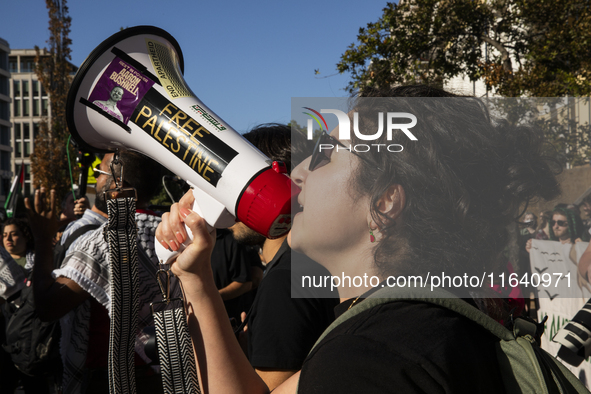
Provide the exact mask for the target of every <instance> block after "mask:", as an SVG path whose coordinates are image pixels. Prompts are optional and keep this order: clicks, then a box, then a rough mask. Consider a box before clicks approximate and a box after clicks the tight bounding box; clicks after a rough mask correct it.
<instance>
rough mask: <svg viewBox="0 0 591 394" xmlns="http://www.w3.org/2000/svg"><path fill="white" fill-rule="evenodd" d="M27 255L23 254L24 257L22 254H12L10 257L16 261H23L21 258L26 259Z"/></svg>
mask: <svg viewBox="0 0 591 394" xmlns="http://www.w3.org/2000/svg"><path fill="white" fill-rule="evenodd" d="M26 255H27V254H26V253H23V254H22V255H21V254H12V253H11V254H10V256H11V257H12V258H13V259H15V260H17V259H21V258H23V257H25V256H26Z"/></svg>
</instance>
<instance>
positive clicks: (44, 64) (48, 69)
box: [31, 0, 77, 201]
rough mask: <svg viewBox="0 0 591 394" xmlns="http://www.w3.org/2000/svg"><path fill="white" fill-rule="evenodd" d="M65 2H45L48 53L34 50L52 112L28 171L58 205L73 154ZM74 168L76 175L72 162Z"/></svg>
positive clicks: (68, 21)
mask: <svg viewBox="0 0 591 394" xmlns="http://www.w3.org/2000/svg"><path fill="white" fill-rule="evenodd" d="M66 2H67V0H46V5H47V9H48V12H49V32H50V36H49V40H48V41H47V43H48V45H49V49H46V51H47V56H45V55H44V54H43V53H42V52H41V50H40V49H39V48H38V47H36V48H35V49H36V50H37V56H36V58H35V62H36V64H37V66H36V70H35V71H36V74H37V79H38V80H39V81H40V83H41V84H42V85H43V87H44V89H45V90H46V91H47V93H48V95H49V99H50V102H51V112H50V117H49V120H47V119H43V121H42V122H41V123H40V125H39V126H40V127H39V136H38V137H37V138H36V139H35V150H34V152H33V153H32V155H31V171H32V173H33V176H34V178H35V183H36V186H40V185H44V186H46V187H48V188H50V189H55V190H56V192H57V201H61V199H62V197H63V196H64V195H65V194H66V193H67V192H68V190H69V188H70V184H69V180H70V177H69V171H70V167H69V165H68V160H67V149H70V157H76V156H75V154H76V152H75V151H74V149H73V148H72V147H71V146H68V144H67V141H68V136H69V131H68V127H67V124H66V100H67V96H68V90H69V88H70V83H71V72H72V66H71V64H70V62H69V60H71V55H70V54H71V49H70V45H71V44H72V40H70V38H69V33H70V25H71V22H72V19H71V18H70V17H69V16H68V7H67V5H66ZM72 164H74V166H73V168H74V170H75V171H77V166H76V165H75V162H74V163H72Z"/></svg>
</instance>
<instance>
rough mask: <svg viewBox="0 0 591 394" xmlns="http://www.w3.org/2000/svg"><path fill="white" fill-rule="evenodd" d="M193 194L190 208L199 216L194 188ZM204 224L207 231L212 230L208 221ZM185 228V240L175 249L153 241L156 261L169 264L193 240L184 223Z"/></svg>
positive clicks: (200, 212) (201, 214) (200, 214)
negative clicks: (193, 199) (193, 198)
mask: <svg viewBox="0 0 591 394" xmlns="http://www.w3.org/2000/svg"><path fill="white" fill-rule="evenodd" d="M193 195H194V196H195V201H194V202H193V207H192V208H191V209H192V210H193V212H195V213H197V214H198V215H199V216H201V217H203V211H202V210H201V207H199V204H198V203H197V196H196V195H195V189H193ZM205 225H206V226H207V231H209V232H211V231H213V227H212V226H211V225H210V224H209V223H207V222H206V223H205ZM185 230H186V231H187V236H188V238H187V239H186V240H185V242H183V243H182V244H180V245H179V249H178V250H177V251H173V250H170V249H165V248H164V246H162V245H161V244H160V242H155V250H156V256H158V261H159V262H160V264H170V262H171V261H172V260H173V259H175V258H176V256H177V255H178V254H179V253H181V252H182V251H183V250H185V248H186V247H187V246H189V245H190V244H191V242H192V241H193V233H192V232H191V229H190V228H189V227H188V226H187V225H185Z"/></svg>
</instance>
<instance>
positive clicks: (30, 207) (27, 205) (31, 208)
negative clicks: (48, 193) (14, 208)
mask: <svg viewBox="0 0 591 394" xmlns="http://www.w3.org/2000/svg"><path fill="white" fill-rule="evenodd" d="M25 208H27V212H28V213H33V212H34V210H35V207H34V206H33V202H32V201H31V199H30V198H29V197H25Z"/></svg>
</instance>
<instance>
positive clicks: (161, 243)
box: [158, 240, 171, 250]
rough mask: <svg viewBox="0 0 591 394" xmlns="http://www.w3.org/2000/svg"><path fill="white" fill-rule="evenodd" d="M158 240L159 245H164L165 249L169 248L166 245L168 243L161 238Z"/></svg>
mask: <svg viewBox="0 0 591 394" xmlns="http://www.w3.org/2000/svg"><path fill="white" fill-rule="evenodd" d="M158 242H160V245H162V246H164V249H166V250H171V249H170V246H168V244H167V243H166V242H164V241H162V240H158Z"/></svg>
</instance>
